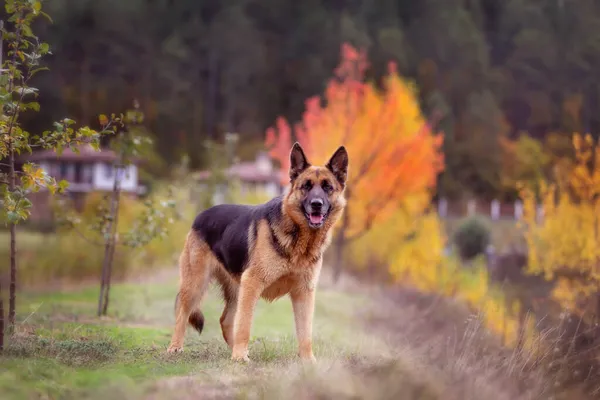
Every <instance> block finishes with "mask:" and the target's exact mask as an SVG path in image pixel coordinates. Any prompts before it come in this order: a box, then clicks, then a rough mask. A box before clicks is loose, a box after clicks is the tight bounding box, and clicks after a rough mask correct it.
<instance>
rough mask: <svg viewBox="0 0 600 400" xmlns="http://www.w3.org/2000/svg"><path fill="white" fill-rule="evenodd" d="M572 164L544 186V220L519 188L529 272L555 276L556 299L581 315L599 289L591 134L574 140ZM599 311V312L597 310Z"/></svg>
mask: <svg viewBox="0 0 600 400" xmlns="http://www.w3.org/2000/svg"><path fill="white" fill-rule="evenodd" d="M573 149H574V152H575V162H574V164H572V165H571V166H569V167H568V169H566V167H565V166H567V165H569V163H561V164H560V167H559V169H558V170H557V171H556V172H557V177H558V181H557V182H556V183H555V184H546V183H544V182H543V183H542V184H541V185H540V187H541V188H542V190H541V204H542V206H543V209H544V216H543V220H542V221H538V220H537V218H536V207H537V201H536V200H537V199H536V197H535V195H534V194H533V193H532V190H531V188H529V187H522V188H521V197H522V199H523V203H524V218H523V223H524V226H525V239H526V241H527V244H528V248H529V255H528V257H529V260H528V271H529V272H530V273H532V274H543V275H544V276H545V278H546V279H548V280H550V279H554V278H557V279H558V280H557V284H556V286H555V288H554V292H553V295H554V298H555V299H556V300H557V301H558V302H559V303H560V304H561V305H562V306H564V307H568V308H570V309H572V310H574V311H582V308H581V307H583V305H584V303H585V302H586V300H588V299H589V297H590V295H592V294H594V293H596V292H598V291H599V289H600V264H599V261H600V199H599V198H598V197H599V196H598V195H599V194H600V145H599V144H597V143H594V140H593V139H592V137H591V136H590V135H586V136H582V135H580V134H575V135H574V136H573ZM596 311H598V310H596Z"/></svg>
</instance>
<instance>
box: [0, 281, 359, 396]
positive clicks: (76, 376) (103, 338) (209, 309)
mask: <svg viewBox="0 0 600 400" xmlns="http://www.w3.org/2000/svg"><path fill="white" fill-rule="evenodd" d="M176 290H177V283H176V280H175V279H170V280H169V281H167V282H160V283H137V284H134V283H123V284H116V285H114V286H113V289H112V292H111V294H112V296H111V307H110V313H109V316H108V317H106V318H101V319H98V318H96V317H95V310H96V300H97V295H98V289H97V288H96V287H89V288H84V289H80V290H75V291H64V292H48V293H29V292H25V293H21V294H20V297H19V302H18V310H17V311H18V321H19V323H18V329H17V335H16V336H14V337H13V338H10V339H9V342H8V348H7V349H6V352H5V355H4V356H2V358H1V359H0V364H1V365H2V368H1V369H0V393H2V394H3V396H2V398H3V399H23V398H32V397H38V396H40V397H45V398H47V397H50V398H82V397H86V396H88V397H89V395H92V394H94V393H96V392H97V391H98V390H99V389H102V390H103V391H104V390H107V388H116V389H115V390H117V391H121V390H126V391H127V393H128V395H127V396H128V397H129V396H132V394H131V391H132V390H133V391H135V390H141V389H140V388H142V387H145V386H144V385H147V384H151V383H153V382H156V381H157V380H159V379H162V378H165V377H169V376H181V375H184V376H194V377H198V376H200V377H203V376H204V377H206V381H207V382H208V381H211V379H212V380H214V377H215V376H222V374H223V371H226V373H227V374H229V375H233V376H235V375H236V374H238V375H239V374H242V372H243V371H244V368H248V367H247V366H240V365H237V364H234V363H232V362H231V361H230V360H229V357H230V350H229V348H228V347H227V346H226V344H225V342H224V341H223V339H222V336H221V331H220V326H219V316H220V315H221V311H222V307H223V305H222V301H221V300H220V297H219V295H218V292H217V291H216V288H211V289H210V291H209V293H208V295H207V297H206V299H205V301H204V303H203V307H202V309H203V312H204V314H205V317H206V324H205V330H204V332H203V333H202V335H201V336H199V335H198V334H197V333H196V332H195V331H194V330H193V329H191V328H190V329H188V331H187V333H186V343H185V351H184V353H182V354H175V355H171V354H167V353H166V351H165V350H166V348H167V346H168V344H169V340H170V336H171V332H172V326H173V323H174V315H173V301H174V298H175V293H176ZM317 299H318V301H317V305H316V311H315V321H314V330H315V337H314V340H315V345H314V346H315V355H316V356H317V358H320V359H323V358H325V359H327V358H338V357H340V356H342V357H344V356H348V357H350V356H352V354H354V353H357V352H358V351H359V346H360V343H361V339H360V335H358V334H355V331H356V324H357V322H356V321H354V318H353V316H354V311H355V310H356V309H357V308H358V307H360V306H361V305H364V304H365V302H366V301H368V300H367V299H365V298H364V297H362V296H360V295H352V296H350V295H348V294H344V293H341V292H334V291H327V290H321V291H320V292H319V293H318V296H317ZM341 327H344V328H343V329H342V328H341ZM349 333H350V334H349ZM250 356H251V358H252V360H253V363H252V365H253V367H254V368H259V369H261V368H262V369H263V370H264V371H263V372H264V373H270V372H274V371H275V370H273V366H274V365H275V366H277V365H279V366H280V367H282V368H284V367H286V366H288V365H292V364H295V362H296V340H295V336H294V323H293V314H292V307H291V304H290V301H289V300H288V299H286V298H283V299H281V300H279V301H276V302H274V303H266V302H264V301H261V302H259V305H258V306H257V310H256V313H255V318H254V322H253V326H252V338H251V343H250ZM236 371H237V372H236ZM242 375H244V374H242Z"/></svg>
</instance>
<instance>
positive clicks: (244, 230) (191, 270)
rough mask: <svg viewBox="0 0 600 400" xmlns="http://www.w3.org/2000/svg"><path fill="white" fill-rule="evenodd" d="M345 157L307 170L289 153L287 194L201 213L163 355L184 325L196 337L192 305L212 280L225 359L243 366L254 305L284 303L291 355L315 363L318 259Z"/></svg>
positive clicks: (334, 216)
mask: <svg viewBox="0 0 600 400" xmlns="http://www.w3.org/2000/svg"><path fill="white" fill-rule="evenodd" d="M347 175H348V153H347V152H346V149H345V148H344V147H343V146H341V147H339V148H338V149H337V150H336V152H335V153H334V154H333V156H332V157H331V159H330V160H329V162H328V163H327V164H326V165H325V166H324V167H320V166H312V165H311V164H310V163H309V162H308V160H307V159H306V156H305V154H304V151H303V150H302V147H300V145H299V144H298V143H295V144H294V145H293V147H292V150H291V153H290V170H289V176H290V183H291V185H290V189H289V191H288V192H287V193H286V194H284V195H280V196H278V197H275V198H273V199H272V200H270V201H268V202H267V203H264V204H261V205H257V206H249V205H234V204H221V205H217V206H213V207H211V208H209V209H207V210H205V211H203V212H202V213H200V214H199V215H198V216H197V217H196V219H195V220H194V223H193V225H192V228H191V230H190V232H189V233H188V235H187V239H186V242H185V246H184V248H183V251H182V253H181V255H180V258H179V272H180V283H179V293H178V294H177V298H176V301H175V317H176V322H175V329H174V332H173V336H172V339H171V344H170V346H169V348H168V350H167V351H168V352H170V353H172V352H178V351H181V350H182V349H183V340H184V335H185V331H186V327H187V324H188V323H189V324H190V325H191V326H192V327H194V328H195V329H196V330H197V331H198V332H199V333H201V332H202V328H203V327H204V315H203V314H202V312H201V311H200V308H199V307H198V304H199V303H200V301H201V300H202V297H203V295H204V293H205V291H206V289H207V287H208V284H209V282H210V281H211V279H212V278H215V280H216V281H217V283H218V284H219V286H220V287H221V289H222V293H223V297H224V299H225V309H224V310H223V314H222V315H221V319H220V322H221V330H222V332H223V338H224V339H225V342H227V345H228V346H229V347H230V348H231V350H232V355H231V359H232V360H236V361H246V362H247V361H249V358H248V340H249V338H250V329H251V325H252V314H253V312H254V307H255V305H256V303H257V301H258V299H259V298H261V297H262V298H263V299H265V300H267V301H274V300H275V299H278V298H280V297H282V296H284V295H286V294H289V295H290V298H291V301H292V307H293V311H294V320H295V326H296V337H297V339H298V348H299V352H298V355H299V356H300V358H301V359H302V360H305V361H311V362H314V361H315V357H314V355H313V351H312V318H313V312H314V306H315V290H316V287H317V282H318V279H319V275H320V272H321V266H322V262H323V252H324V251H325V249H326V248H327V247H328V246H329V244H330V243H331V235H332V227H333V225H334V224H335V223H336V221H338V220H339V218H340V216H341V214H342V212H343V210H344V208H345V206H346V200H345V198H344V189H345V186H346V177H347Z"/></svg>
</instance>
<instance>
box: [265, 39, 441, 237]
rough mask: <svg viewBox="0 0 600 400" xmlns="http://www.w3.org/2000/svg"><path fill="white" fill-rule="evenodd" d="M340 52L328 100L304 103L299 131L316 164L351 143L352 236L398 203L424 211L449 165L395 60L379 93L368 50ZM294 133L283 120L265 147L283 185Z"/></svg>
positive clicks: (298, 136)
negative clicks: (371, 78)
mask: <svg viewBox="0 0 600 400" xmlns="http://www.w3.org/2000/svg"><path fill="white" fill-rule="evenodd" d="M341 56H342V60H341V63H340V65H339V66H338V68H337V69H336V70H335V76H334V78H332V79H331V80H330V81H329V82H328V85H327V88H326V90H325V96H324V99H323V100H324V102H322V99H321V98H320V97H319V96H315V97H312V98H309V99H308V100H306V103H305V104H306V110H305V112H304V115H303V118H302V121H301V122H300V123H298V124H296V126H295V127H294V128H295V129H294V134H295V137H296V140H297V141H298V142H300V144H301V145H302V146H303V147H304V149H305V150H306V153H307V155H308V157H309V159H310V160H311V161H312V162H314V163H315V164H316V163H324V162H326V161H327V159H328V157H329V156H330V153H331V152H332V149H335V148H337V147H338V146H339V145H342V144H343V145H344V146H346V149H347V150H348V153H349V155H350V169H349V177H348V187H347V193H346V196H347V198H348V209H347V211H346V212H345V215H348V218H349V220H346V221H345V222H344V224H345V225H346V226H345V227H344V228H345V229H344V236H345V238H346V239H350V238H353V237H356V236H358V235H360V234H362V233H364V232H366V231H368V230H369V229H370V228H371V227H372V226H373V225H374V224H375V223H376V222H378V221H381V220H383V219H385V218H386V217H387V216H389V215H391V213H392V212H394V211H396V210H398V209H399V208H409V209H411V211H412V212H418V213H420V212H422V211H423V210H424V208H425V207H426V206H427V205H428V204H429V201H430V199H431V189H432V188H433V187H434V185H435V183H436V179H437V174H438V173H439V172H441V170H442V169H443V156H442V153H441V145H442V141H443V137H442V135H441V134H434V133H432V132H431V129H430V127H429V124H428V123H427V122H426V121H425V120H424V118H423V115H422V114H421V110H420V108H419V103H418V99H417V95H416V93H415V90H414V88H413V86H412V85H411V84H409V83H408V82H406V81H405V80H403V79H402V78H401V77H400V76H399V75H398V73H397V71H396V67H395V64H393V63H390V65H389V71H388V74H387V76H385V77H384V81H383V90H379V89H378V88H377V87H376V85H374V84H372V83H367V82H365V71H366V69H367V67H368V62H367V60H366V54H365V52H364V51H358V50H356V49H354V48H353V47H352V46H350V45H348V44H344V45H343V46H342V52H341ZM291 134H292V131H291V128H290V126H289V124H288V123H287V122H286V120H285V119H284V118H279V119H278V120H277V124H276V129H273V128H271V129H269V130H268V131H267V141H266V144H267V147H268V148H269V149H270V151H271V155H272V156H273V157H274V158H277V159H278V160H279V161H280V162H281V164H282V166H283V171H282V174H284V177H283V178H282V182H287V181H288V178H287V167H288V165H289V164H288V163H289V160H287V159H288V158H289V151H290V148H291V144H292V137H291ZM412 212H411V213H412Z"/></svg>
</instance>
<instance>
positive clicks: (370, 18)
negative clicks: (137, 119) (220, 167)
mask: <svg viewBox="0 0 600 400" xmlns="http://www.w3.org/2000/svg"><path fill="white" fill-rule="evenodd" d="M44 10H45V11H46V12H47V13H48V14H49V15H51V16H52V19H53V21H54V22H53V23H47V22H41V23H40V25H39V26H37V27H36V31H37V32H38V34H39V36H40V37H42V38H44V40H45V41H47V42H48V43H49V44H50V46H51V49H52V51H53V53H54V55H53V56H50V57H48V61H47V62H48V67H49V68H50V72H46V73H44V74H40V75H39V78H36V81H35V82H34V83H33V84H34V86H36V87H39V88H40V92H41V93H42V95H41V96H40V103H41V110H42V111H41V113H39V114H36V115H35V116H32V118H30V119H29V120H28V121H27V125H28V128H29V129H30V130H31V131H32V132H38V131H42V130H44V129H46V128H47V127H48V126H50V124H51V121H53V120H56V119H58V118H61V117H64V116H67V115H68V116H70V117H73V118H74V119H76V120H77V121H78V123H81V124H91V125H92V126H93V127H97V126H96V125H97V122H96V121H97V116H98V114H101V113H111V112H115V113H119V112H123V111H124V110H126V109H127V108H130V107H131V105H132V103H133V101H134V99H137V101H139V104H140V106H141V108H142V110H143V112H144V113H145V115H146V125H147V127H148V128H149V130H150V132H152V134H153V135H154V137H155V138H156V141H157V149H158V152H159V156H160V157H161V158H162V160H163V162H165V163H167V164H172V163H176V162H179V160H180V159H181V157H182V156H183V155H184V154H187V155H189V157H190V159H191V165H192V167H194V168H201V167H205V166H206V162H207V161H206V160H207V157H206V150H205V147H204V146H203V143H204V140H206V139H210V140H216V141H221V140H222V138H223V134H224V133H225V132H237V133H239V134H240V135H241V139H242V140H240V148H239V153H240V156H241V157H242V158H244V157H252V155H253V154H254V152H255V151H256V149H258V148H260V147H261V146H262V145H263V142H264V132H265V130H266V128H267V127H269V126H271V125H272V124H273V123H274V121H275V118H276V117H277V116H279V115H282V116H285V117H286V118H288V120H291V121H296V120H298V119H299V118H300V116H301V114H302V112H303V109H304V100H305V99H306V98H308V97H309V96H312V95H315V94H318V93H320V92H321V91H322V89H323V88H324V84H325V83H326V80H327V79H328V78H330V77H331V76H332V71H333V69H334V68H335V66H336V65H337V63H338V62H339V52H340V45H341V43H342V42H344V41H348V42H350V43H351V44H353V45H355V46H361V47H364V48H366V49H367V50H368V56H369V60H370V62H371V69H370V71H369V77H370V79H375V80H376V79H377V77H378V76H380V75H381V74H382V73H384V72H385V68H386V64H387V62H388V61H390V60H393V61H396V62H397V63H398V67H399V71H400V72H401V73H402V74H403V75H404V76H406V77H407V78H408V79H410V80H413V81H414V82H415V84H416V87H417V88H418V92H419V96H420V99H421V102H422V107H423V111H424V112H425V113H426V114H427V115H428V116H430V117H431V116H432V115H433V114H434V113H436V115H439V116H441V119H440V120H439V122H438V124H437V127H436V128H437V129H438V130H442V131H443V132H444V133H445V138H446V139H445V153H446V171H445V172H444V174H443V176H441V177H440V182H439V188H438V194H440V195H444V196H449V197H458V196H461V195H463V194H465V193H469V194H470V195H476V196H479V197H485V198H491V197H498V196H499V197H504V198H507V197H510V193H508V192H506V190H504V188H503V185H502V182H501V181H502V177H501V174H502V164H503V163H506V162H507V161H506V160H505V159H503V156H502V152H501V146H500V144H499V141H500V140H502V139H503V138H508V139H515V138H517V137H518V136H520V135H526V134H527V135H530V136H531V137H533V138H535V139H538V140H540V141H542V142H543V141H546V142H548V138H550V137H551V138H553V140H552V143H553V146H554V148H555V149H556V148H560V147H561V146H563V148H568V147H569V146H570V142H569V140H570V137H571V134H572V133H573V132H590V133H592V134H596V133H597V132H598V129H599V127H600V126H599V125H600V116H599V114H598V108H599V95H600V80H599V79H597V73H598V67H599V66H600V2H598V1H596V0H418V1H415V0H393V1H392V0H380V1H376V2H375V1H370V0H369V1H366V0H348V1H344V0H332V1H318V0H304V1H290V0H262V1H258V0H228V1H217V0H102V1H98V0H48V1H46V2H45V6H44ZM561 143H562V144H561ZM557 151H560V150H557Z"/></svg>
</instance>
